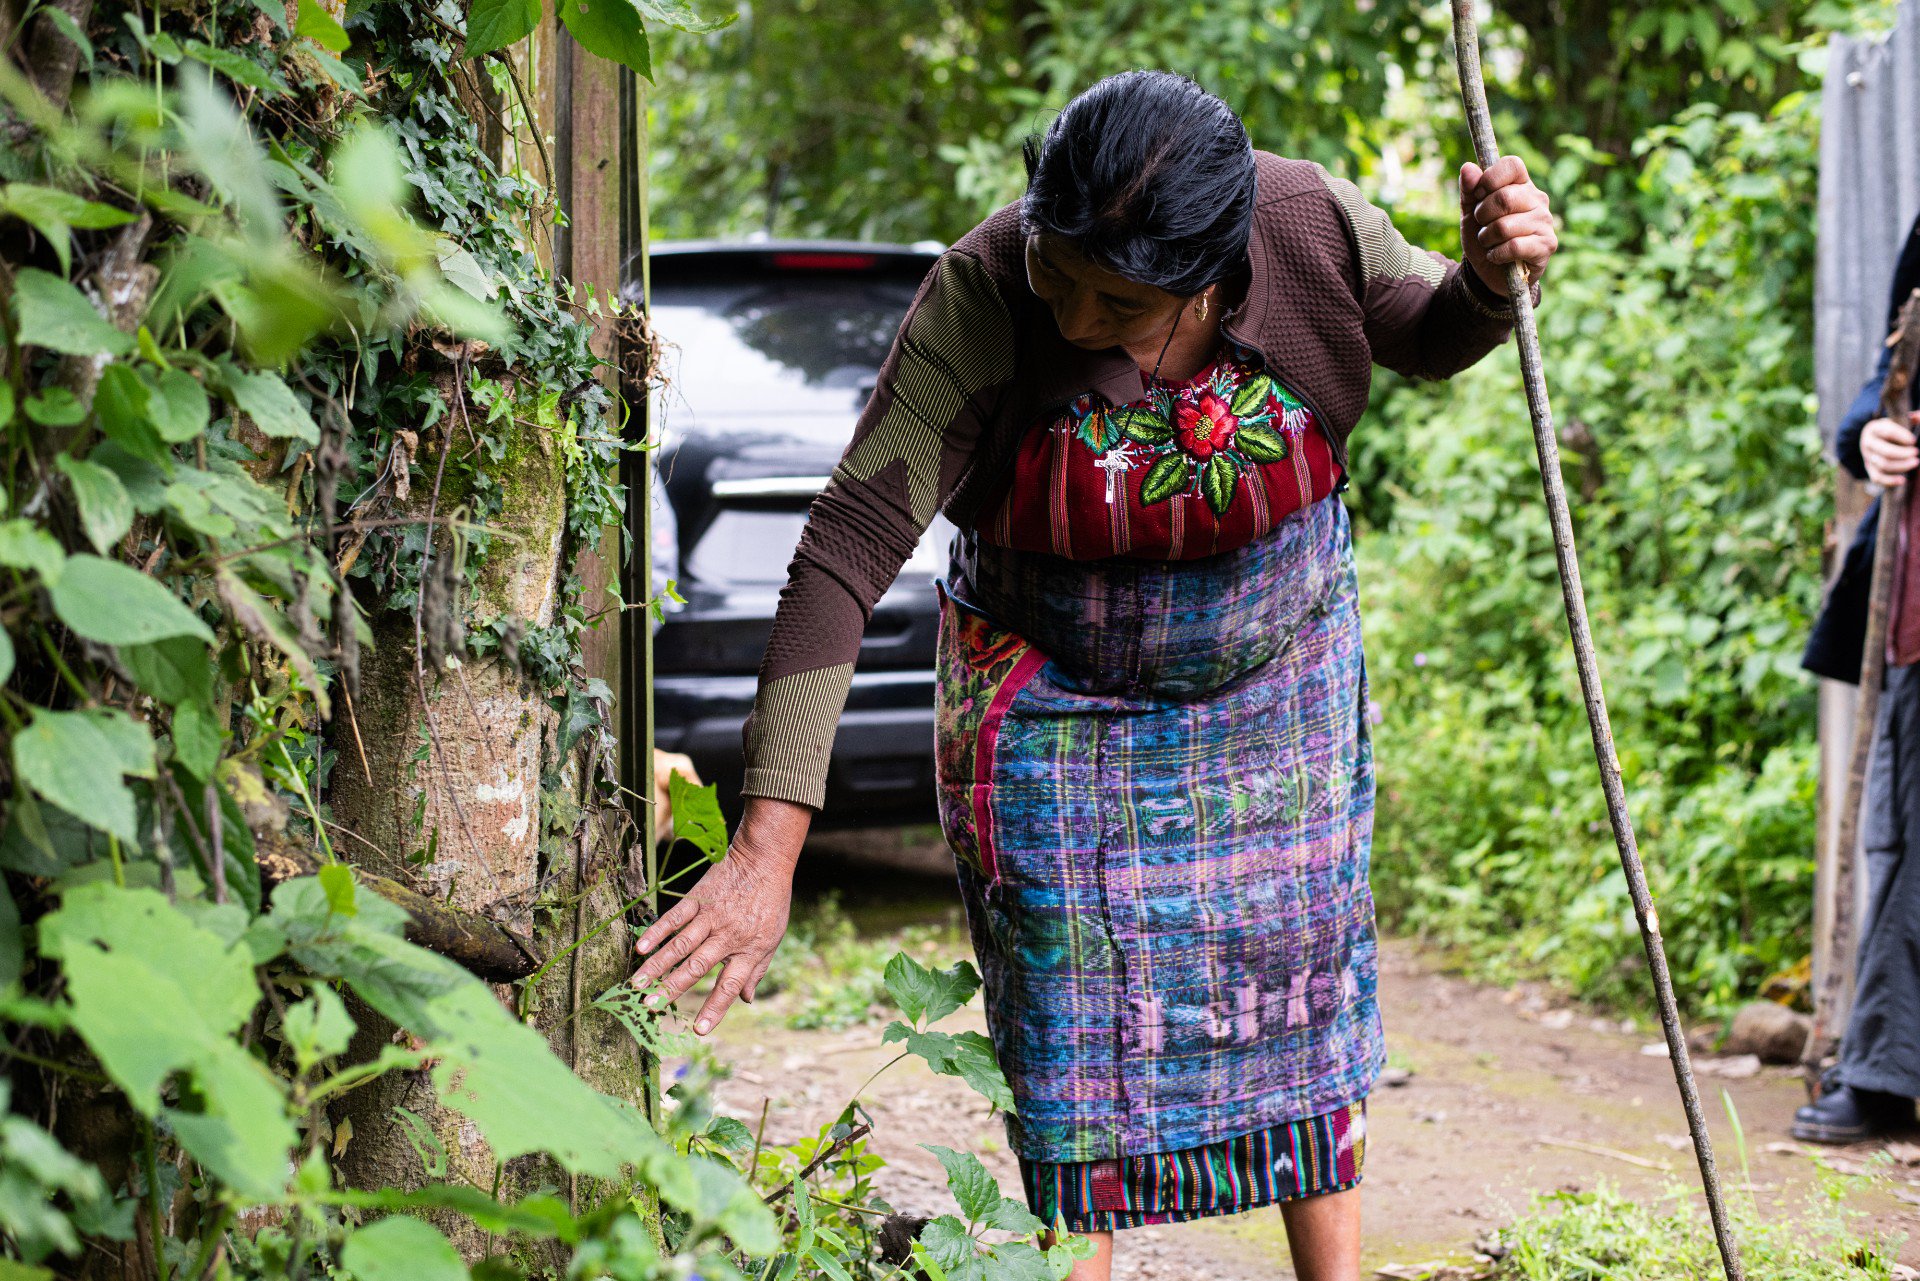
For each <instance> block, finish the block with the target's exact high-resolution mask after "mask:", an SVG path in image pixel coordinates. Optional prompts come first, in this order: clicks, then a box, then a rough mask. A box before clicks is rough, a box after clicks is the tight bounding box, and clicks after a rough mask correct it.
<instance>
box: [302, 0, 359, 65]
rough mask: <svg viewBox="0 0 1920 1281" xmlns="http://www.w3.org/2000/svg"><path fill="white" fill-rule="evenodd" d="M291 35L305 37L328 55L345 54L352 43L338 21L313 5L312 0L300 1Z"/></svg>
mask: <svg viewBox="0 0 1920 1281" xmlns="http://www.w3.org/2000/svg"><path fill="white" fill-rule="evenodd" d="M293 34H295V35H297V36H305V37H307V38H308V39H309V40H312V41H313V42H314V43H315V44H317V45H319V46H320V47H321V48H323V49H325V50H327V51H328V52H329V53H345V52H346V51H347V46H348V45H349V44H351V43H352V41H351V40H349V39H348V37H347V29H346V28H345V27H343V26H341V25H340V21H339V19H337V18H335V17H334V16H333V15H332V14H330V13H328V12H327V11H326V10H325V9H323V8H321V7H320V6H319V5H317V4H315V3H314V0H300V7H299V10H298V16H297V17H296V18H295V20H294V24H293Z"/></svg>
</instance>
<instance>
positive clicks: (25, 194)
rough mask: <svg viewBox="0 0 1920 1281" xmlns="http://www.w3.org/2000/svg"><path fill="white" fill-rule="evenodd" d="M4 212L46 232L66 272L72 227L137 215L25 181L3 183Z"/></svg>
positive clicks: (69, 264)
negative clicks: (4, 184)
mask: <svg viewBox="0 0 1920 1281" xmlns="http://www.w3.org/2000/svg"><path fill="white" fill-rule="evenodd" d="M0 214H12V215H13V216H14V217H16V218H18V219H20V220H21V221H23V222H25V223H28V224H29V225H31V226H32V227H33V229H34V230H35V231H38V232H39V233H40V234H41V235H43V236H45V237H46V238H47V243H48V244H49V245H51V246H53V252H54V256H55V257H57V258H58V259H59V260H60V270H61V271H63V272H64V271H68V270H70V269H71V267H72V259H71V255H72V252H73V250H72V243H71V242H72V239H73V237H72V228H74V227H87V228H100V227H117V226H119V225H120V224H122V223H126V222H132V221H133V219H134V215H133V214H130V213H128V212H127V211H126V210H124V209H115V208H114V207H113V206H112V205H103V204H98V203H96V202H94V201H92V200H87V199H84V198H82V197H80V196H76V195H74V194H73V193H72V192H70V191H61V190H59V189H58V188H56V187H36V186H34V185H32V184H31V183H25V182H10V183H8V184H7V185H6V186H4V187H0Z"/></svg>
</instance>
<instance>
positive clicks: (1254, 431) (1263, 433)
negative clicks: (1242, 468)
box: [1233, 423, 1290, 463]
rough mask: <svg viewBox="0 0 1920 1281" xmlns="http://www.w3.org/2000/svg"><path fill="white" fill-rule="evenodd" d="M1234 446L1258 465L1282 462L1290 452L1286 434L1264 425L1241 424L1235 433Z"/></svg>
mask: <svg viewBox="0 0 1920 1281" xmlns="http://www.w3.org/2000/svg"><path fill="white" fill-rule="evenodd" d="M1233 445H1234V448H1236V449H1238V450H1239V451H1240V452H1241V453H1243V454H1245V455H1246V456H1247V458H1248V459H1249V460H1250V461H1252V462H1256V463H1277V462H1281V461H1283V460H1284V459H1285V458H1286V457H1287V455H1288V453H1289V452H1290V450H1289V447H1288V445H1287V437H1286V433H1285V432H1279V431H1275V430H1274V429H1273V428H1271V427H1269V426H1267V425H1266V424H1264V423H1241V424H1240V427H1239V429H1238V430H1237V431H1235V432H1234V433H1233Z"/></svg>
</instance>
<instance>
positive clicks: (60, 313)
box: [13, 267, 133, 356]
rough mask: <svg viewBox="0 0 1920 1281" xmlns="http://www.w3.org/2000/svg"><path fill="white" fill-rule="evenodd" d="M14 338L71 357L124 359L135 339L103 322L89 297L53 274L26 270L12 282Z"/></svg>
mask: <svg viewBox="0 0 1920 1281" xmlns="http://www.w3.org/2000/svg"><path fill="white" fill-rule="evenodd" d="M13 307H14V315H15V317H16V318H17V320H16V323H17V326H18V327H17V329H16V330H15V338H16V339H17V340H18V341H19V342H21V343H26V344H30V345H32V346H35V347H44V348H46V349H47V350H48V351H57V352H62V353H64V354H66V355H69V356H98V355H102V354H107V355H114V356H124V355H126V354H127V353H128V352H130V351H132V350H133V337H132V335H130V334H124V333H121V332H120V331H119V330H118V329H115V328H114V327H113V326H112V325H109V324H108V323H107V322H106V321H104V320H102V319H101V318H100V313H99V312H97V311H95V310H94V309H93V304H92V303H90V302H88V301H87V296H86V295H85V294H83V293H81V292H80V291H79V290H78V289H75V288H74V287H73V286H72V285H70V284H68V283H67V282H66V281H65V280H63V279H61V278H60V277H59V276H56V275H54V274H53V273H51V272H46V271H41V270H40V269H39V268H38V267H23V268H21V269H20V271H19V273H18V274H17V275H15V276H14V278H13Z"/></svg>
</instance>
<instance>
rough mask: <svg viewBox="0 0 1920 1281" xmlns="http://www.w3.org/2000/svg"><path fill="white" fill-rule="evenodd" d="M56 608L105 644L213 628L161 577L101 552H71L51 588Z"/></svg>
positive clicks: (206, 636) (207, 637)
mask: <svg viewBox="0 0 1920 1281" xmlns="http://www.w3.org/2000/svg"><path fill="white" fill-rule="evenodd" d="M48 595H49V597H50V598H51V599H52V601H53V612H54V613H56V614H58V615H59V616H60V621H61V622H63V623H65V624H66V625H67V626H68V627H70V628H72V629H73V630H74V632H75V633H76V634H78V635H80V636H84V637H85V638H86V639H88V640H90V641H98V642H99V643H100V644H102V645H143V644H145V643H147V642H148V641H157V640H165V639H166V638H167V637H169V636H196V637H198V638H199V639H201V640H203V641H205V642H206V643H208V644H209V645H211V644H212V643H213V632H212V630H211V629H210V628H208V626H207V625H206V624H205V623H203V622H201V621H200V620H199V619H198V618H197V617H195V616H194V613H193V611H192V610H190V609H188V608H187V607H186V606H185V605H183V604H181V603H180V601H179V600H178V599H177V598H176V597H175V596H174V594H173V593H172V592H170V591H168V590H167V589H166V587H165V586H164V585H162V584H161V583H160V582H159V581H158V580H156V579H152V578H149V577H147V576H146V575H145V574H142V573H141V572H140V571H139V570H137V569H134V568H133V567H132V566H130V565H122V564H121V563H120V562H118V561H112V560H103V559H101V558H100V557H98V556H88V555H84V554H82V555H79V556H70V557H68V558H67V563H66V566H65V567H64V568H63V569H62V570H61V572H60V581H59V582H57V583H54V584H53V585H52V587H51V588H49V589H48Z"/></svg>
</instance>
